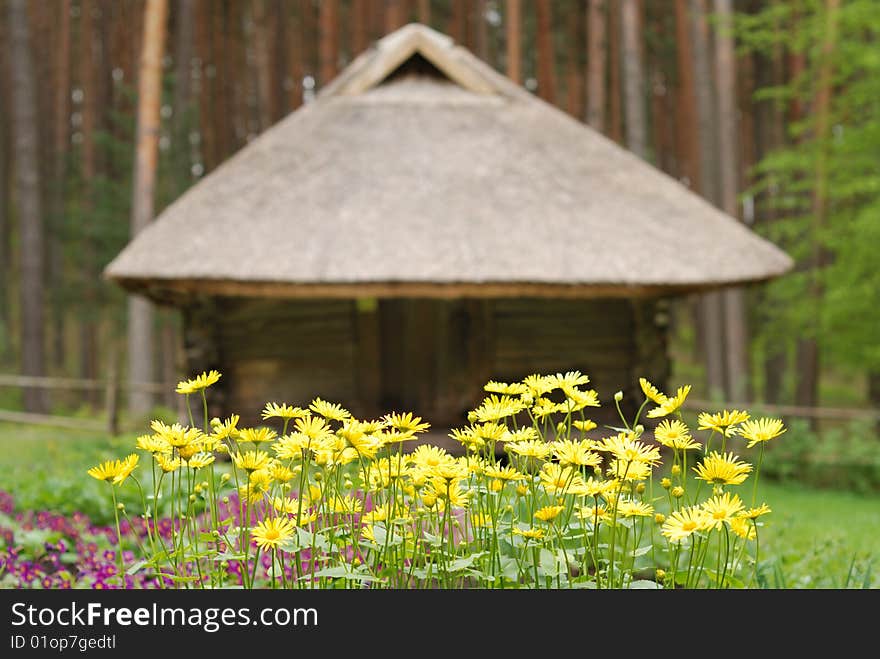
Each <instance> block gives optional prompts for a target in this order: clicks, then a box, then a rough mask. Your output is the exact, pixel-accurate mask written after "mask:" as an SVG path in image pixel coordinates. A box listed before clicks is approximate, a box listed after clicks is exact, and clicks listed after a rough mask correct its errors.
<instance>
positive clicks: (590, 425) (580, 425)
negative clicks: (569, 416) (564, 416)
mask: <svg viewBox="0 0 880 659" xmlns="http://www.w3.org/2000/svg"><path fill="white" fill-rule="evenodd" d="M571 425H572V426H573V427H574V428H577V429H578V430H580V431H581V432H589V431H590V430H593V429H595V428H598V427H599V426H598V425H596V423H595V422H594V421H590V419H584V420H583V421H572V422H571Z"/></svg>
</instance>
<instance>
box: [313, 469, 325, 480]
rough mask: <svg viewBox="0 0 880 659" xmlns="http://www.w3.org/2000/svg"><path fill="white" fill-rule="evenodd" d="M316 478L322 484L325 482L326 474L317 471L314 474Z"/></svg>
mask: <svg viewBox="0 0 880 659" xmlns="http://www.w3.org/2000/svg"><path fill="white" fill-rule="evenodd" d="M314 478H315V480H316V481H318V482H320V481H322V480H324V474H322V473H321V472H320V471H317V472H315V474H314Z"/></svg>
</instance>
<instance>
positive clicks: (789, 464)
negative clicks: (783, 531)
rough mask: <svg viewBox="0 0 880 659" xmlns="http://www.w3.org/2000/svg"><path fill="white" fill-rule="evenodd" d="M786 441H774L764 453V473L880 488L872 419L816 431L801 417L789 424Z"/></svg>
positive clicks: (864, 489) (831, 485)
mask: <svg viewBox="0 0 880 659" xmlns="http://www.w3.org/2000/svg"><path fill="white" fill-rule="evenodd" d="M789 433H790V437H789V438H788V441H785V442H776V443H773V442H771V443H770V444H768V446H767V450H766V452H765V453H764V461H763V463H762V469H763V470H764V474H765V475H766V476H767V477H769V478H773V479H775V480H778V481H780V482H783V483H798V484H801V485H808V486H812V487H817V488H824V489H832V490H837V491H851V492H858V493H872V492H873V493H877V492H880V453H878V451H877V442H878V438H877V433H876V428H875V426H874V424H873V423H872V422H870V421H853V422H851V423H849V424H847V425H846V426H843V427H840V428H832V429H829V430H825V431H824V432H822V433H821V434H818V433H816V432H813V431H812V430H811V429H810V427H809V424H808V423H807V422H806V421H804V420H800V419H796V420H793V421H792V422H791V423H790V424H789Z"/></svg>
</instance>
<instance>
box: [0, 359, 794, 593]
mask: <svg viewBox="0 0 880 659" xmlns="http://www.w3.org/2000/svg"><path fill="white" fill-rule="evenodd" d="M220 377H221V376H220V374H219V373H218V372H216V371H211V372H209V373H202V374H201V375H199V376H198V377H196V378H194V379H192V380H186V381H183V382H181V383H180V384H179V385H178V389H177V390H178V393H180V394H182V395H185V396H186V398H187V403H190V402H191V398H192V397H195V398H196V400H199V399H200V401H199V402H200V403H201V407H202V409H203V411H204V412H205V414H204V416H205V418H207V399H206V396H205V390H206V389H207V388H208V387H210V386H211V385H212V384H214V383H215V382H217V381H218V380H219V378H220ZM588 382H589V378H588V377H587V376H586V375H583V374H581V373H579V372H577V371H573V372H568V373H565V374H562V373H557V374H555V375H544V376H539V375H533V376H529V377H528V378H525V379H524V380H523V381H521V382H517V383H499V382H489V383H487V385H486V387H485V388H486V391H487V393H488V395H487V397H486V398H485V400H484V401H483V402H482V404H481V405H480V406H479V407H477V408H476V409H474V410H472V411H471V412H470V413H469V415H468V422H469V425H467V426H466V427H464V428H459V429H454V430H453V431H452V432H451V433H450V436H451V437H452V438H453V439H455V440H457V441H458V442H459V443H460V444H461V447H462V451H461V452H462V454H463V455H460V456H454V455H451V454H450V453H448V452H447V451H446V450H444V449H443V448H440V447H437V446H432V445H430V444H421V445H419V446H417V447H416V448H415V449H414V450H407V449H406V447H407V444H408V443H409V442H412V441H413V440H415V439H417V438H418V437H419V435H420V434H422V433H424V432H425V431H426V430H427V429H428V428H429V424H428V423H426V422H423V421H422V419H421V418H420V417H417V416H414V415H413V414H412V413H389V414H387V415H385V416H384V417H382V418H381V419H377V420H360V419H356V418H354V417H353V416H352V415H351V414H350V413H349V412H348V411H347V410H345V409H344V408H343V407H342V406H340V405H338V404H336V403H331V402H327V401H324V400H322V399H320V398H316V399H315V400H313V401H312V402H311V404H310V405H309V406H308V407H307V408H299V407H295V406H291V405H288V404H279V403H275V402H271V403H267V405H266V406H265V408H264V409H263V413H262V418H263V420H264V421H266V422H267V423H268V424H270V425H265V426H259V427H251V428H244V427H242V428H240V427H239V417H238V416H236V415H232V416H230V417H229V418H227V419H225V420H221V419H216V418H215V419H212V420H211V421H210V423H206V424H204V426H203V427H201V428H199V427H196V426H195V424H194V423H193V421H192V413H191V414H190V425H181V424H172V425H168V424H166V423H163V422H161V421H154V422H153V423H152V424H151V431H152V432H151V433H149V434H145V435H141V436H140V437H139V438H138V439H137V446H136V448H137V449H138V452H133V453H131V454H129V455H128V456H126V457H124V458H121V459H111V460H108V461H106V462H103V463H101V464H99V465H96V466H95V467H93V468H92V469H89V475H91V476H92V477H94V478H96V479H98V480H101V481H105V482H107V484H108V488H109V491H108V495H109V498H110V499H111V500H112V502H113V504H114V515H115V524H114V526H113V527H111V528H109V529H108V528H95V527H91V526H90V525H89V524H88V520H85V519H78V520H77V519H74V520H58V519H55V518H53V517H52V516H51V515H47V516H45V517H43V518H40V516H39V515H38V516H37V519H36V520H31V521H28V520H24V524H22V525H21V527H22V529H23V530H24V531H32V530H34V529H36V530H43V531H46V530H53V531H56V530H60V531H61V532H62V536H63V538H62V539H61V541H63V543H64V544H63V546H61V547H59V546H58V544H57V543H58V542H59V539H58V538H53V539H47V540H46V543H45V544H44V547H43V551H42V553H40V552H37V551H31V553H30V554H27V553H26V552H25V553H22V551H21V549H20V544H19V543H18V540H17V539H16V538H11V539H8V540H7V543H6V544H7V546H8V547H10V549H8V550H7V555H6V565H7V567H6V572H7V575H6V577H4V578H5V579H7V581H8V580H9V579H10V578H13V579H17V585H19V586H20V587H28V586H31V587H33V586H34V585H35V584H37V583H39V585H41V586H42V587H68V586H92V587H126V588H229V587H244V588H297V589H299V588H557V589H562V588H595V589H605V588H615V589H617V588H745V587H752V586H755V584H756V574H757V569H758V563H759V544H758V539H759V529H760V527H761V526H762V522H761V518H762V517H763V516H764V515H766V514H768V513H770V508H769V506H767V505H766V504H765V503H764V502H758V501H757V500H756V495H757V479H758V475H759V472H760V464H761V459H762V456H763V447H764V445H765V443H766V442H767V441H770V440H772V439H775V438H776V437H778V436H780V435H781V434H782V433H784V432H785V428H784V427H783V425H782V423H781V422H780V421H779V420H776V419H751V418H750V415H749V414H748V413H747V412H745V411H740V410H724V411H721V412H718V413H714V414H712V413H708V412H705V413H703V414H701V415H700V416H699V425H698V428H697V430H696V432H702V433H703V434H704V441H702V442H701V441H700V440H699V439H698V438H697V437H696V436H695V435H694V434H693V431H692V430H691V429H690V428H689V427H688V426H687V425H686V424H685V423H684V421H683V420H682V417H681V413H680V408H681V405H682V403H683V402H684V400H685V398H686V397H687V395H688V392H689V389H690V388H689V387H681V388H679V389H678V390H677V391H676V392H675V394H674V395H669V394H666V393H663V392H661V391H659V390H657V389H656V388H655V387H654V386H653V385H651V383H650V382H648V381H647V380H645V379H641V380H640V384H641V387H642V391H643V393H644V396H645V398H644V402H643V403H642V404H641V407H640V408H639V410H638V412H637V413H636V415H635V418H634V419H626V418H624V416H623V414H622V413H621V414H620V417H621V425H620V426H619V427H605V428H603V429H601V430H600V429H599V428H598V427H597V425H596V424H595V423H593V422H592V421H591V420H590V419H589V418H588V417H587V411H588V410H589V408H595V407H599V406H600V402H599V399H598V395H597V394H596V392H595V391H594V390H592V389H586V388H585V385H586V384H588ZM621 397H622V395H621V394H619V393H618V394H617V395H616V396H615V397H614V405H615V406H616V408H617V410H618V412H619V413H620V404H619V403H620V400H621ZM643 413H644V415H645V418H644V421H645V422H647V421H648V420H650V421H651V422H652V423H655V424H656V426H655V427H654V428H653V429H652V431H649V432H646V430H645V427H644V425H643V423H642V422H641V421H642V414H643ZM596 435H599V436H598V437H597V436H596ZM713 443H715V444H716V447H715V449H714V450H713V448H712V444H713ZM496 447H499V448H501V449H503V451H502V452H503V458H499V457H498V453H496ZM755 447H758V456H757V463H756V464H752V463H750V462H746V461H745V460H742V459H740V457H739V455H738V453H739V452H741V451H742V450H749V449H754V448H755ZM141 456H145V460H144V462H148V464H147V465H144V464H143V463H142V462H141ZM748 479H752V480H751V481H749V483H748V485H745V488H746V489H745V491H744V492H743V493H742V496H741V494H740V490H741V489H742V488H743V487H744V483H746V481H747V480H748ZM752 483H753V484H754V485H753V487H751V488H749V485H752ZM132 486H133V487H134V488H135V489H136V490H137V494H138V497H137V498H139V500H140V502H141V509H140V510H139V511H138V512H137V514H135V515H132V514H131V513H130V511H129V510H127V509H126V506H125V505H123V504H122V503H120V502H119V500H118V497H117V492H118V491H119V490H120V488H123V487H125V488H129V487H132ZM130 498H131V497H129V499H130ZM747 501H748V503H746V502H747ZM172 520H173V521H172ZM56 527H58V528H57V529H56ZM53 543H54V544H53ZM32 544H33V543H32ZM74 547H75V551H71V548H74ZM120 548H122V551H120ZM37 554H40V555H39V556H38V555H37Z"/></svg>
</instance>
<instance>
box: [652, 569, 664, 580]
mask: <svg viewBox="0 0 880 659" xmlns="http://www.w3.org/2000/svg"><path fill="white" fill-rule="evenodd" d="M654 574H655V576H656V578H657V581H659V582H660V583H663V581H665V580H666V571H665V570H661V569H660V568H659V567H658V568H657V571H656V572H655V573H654Z"/></svg>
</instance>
